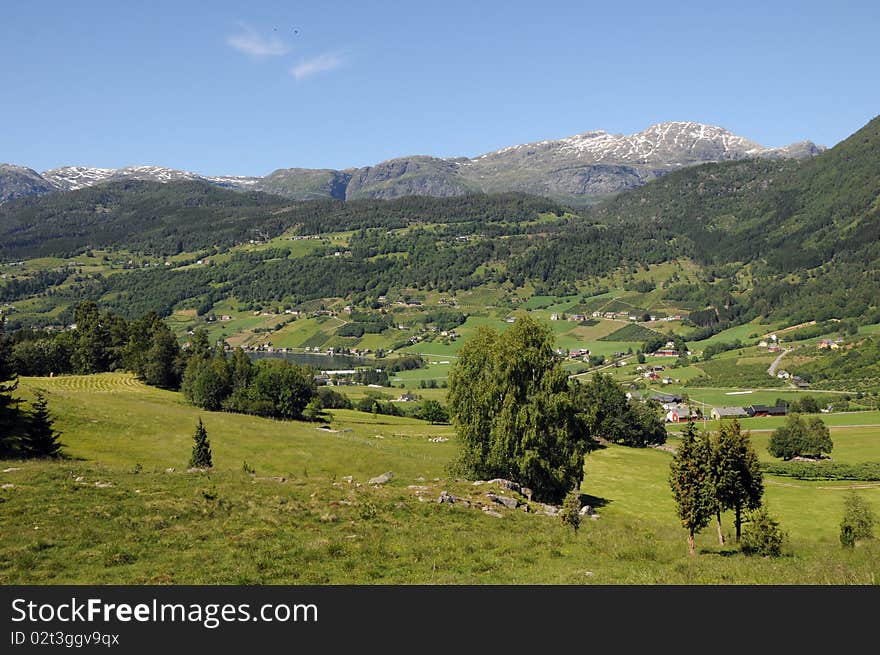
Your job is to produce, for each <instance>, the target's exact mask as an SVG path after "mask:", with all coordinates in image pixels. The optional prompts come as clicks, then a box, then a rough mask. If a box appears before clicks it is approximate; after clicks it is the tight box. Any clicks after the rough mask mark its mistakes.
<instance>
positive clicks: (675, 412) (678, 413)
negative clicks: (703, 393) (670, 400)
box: [666, 405, 696, 423]
mask: <svg viewBox="0 0 880 655" xmlns="http://www.w3.org/2000/svg"><path fill="white" fill-rule="evenodd" d="M689 418H696V414H695V413H693V412H692V411H691V408H690V407H688V406H687V405H672V406H670V408H669V411H668V412H666V422H667V423H680V422H682V421H687V420H688V419H689Z"/></svg>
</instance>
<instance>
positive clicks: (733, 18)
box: [0, 0, 880, 175]
mask: <svg viewBox="0 0 880 655" xmlns="http://www.w3.org/2000/svg"><path fill="white" fill-rule="evenodd" d="M727 4H728V6H715V5H716V3H709V2H667V3H661V2H640V1H635V0H630V1H629V2H617V3H608V2H593V1H590V0H583V1H580V2H574V1H573V2H553V1H550V0H547V1H544V2H537V1H535V0H532V1H530V2H518V1H516V0H509V1H507V2H479V3H477V2H474V1H473V0H472V1H470V2H459V1H458V0H447V1H445V2H442V3H441V2H437V3H426V2H424V3H423V2H412V1H410V2H369V1H368V0H361V1H360V2H345V1H342V0H339V1H337V2H335V3H332V4H331V3H326V2H261V1H258V0H254V1H252V2H249V3H241V2H228V1H225V0H220V1H216V2H211V3H207V2H201V3H196V2H186V1H185V0H175V1H174V2H169V1H166V0H156V1H153V2H150V3H146V2H144V3H129V2H119V0H114V1H112V2H109V1H108V2H104V1H91V2H90V1H89V0H83V1H82V2H76V3H74V2H56V1H54V0H48V1H46V2H42V3H29V2H9V3H5V6H4V9H3V12H2V13H3V16H2V20H0V57H2V59H0V61H2V62H3V64H2V66H0V162H3V161H7V162H11V163H17V164H22V165H27V166H30V167H32V168H35V169H37V170H40V171H42V170H45V169H47V168H51V167H55V166H61V165H67V164H81V165H89V166H103V167H120V166H126V165H137V164H156V165H162V166H169V167H172V168H183V169H188V170H193V171H196V172H199V173H202V174H208V175H219V174H240V175H264V174H266V173H269V172H270V171H272V170H275V169H276V168H287V167H294V166H302V167H310V168H319V167H327V168H345V167H349V166H362V165H367V164H372V163H376V162H378V161H381V160H384V159H388V158H391V157H395V156H402V155H409V154H430V155H435V156H442V157H446V156H458V155H466V156H474V155H478V154H481V153H483V152H487V151H490V150H494V149H497V148H500V147H504V146H507V145H512V144H515V143H523V142H527V141H536V140H541V139H546V138H559V137H563V136H569V135H572V134H576V133H579V132H584V131H587V130H593V129H604V130H607V131H609V132H614V133H631V132H637V131H640V130H642V129H644V128H645V127H647V126H648V125H650V124H652V123H657V122H661V121H667V120H694V121H700V122H704V123H710V124H714V125H720V126H722V127H725V128H727V129H729V130H731V131H733V132H735V133H737V134H740V135H742V136H746V137H748V138H751V139H754V140H756V141H758V142H759V143H762V144H764V145H767V146H778V145H783V144H786V143H790V142H793V141H799V140H804V139H811V140H813V141H816V142H817V143H821V144H825V145H829V146H830V145H834V144H835V143H837V142H838V141H840V140H842V139H844V138H845V137H846V136H848V135H849V134H851V133H852V132H854V131H855V130H857V129H858V128H860V127H861V126H862V125H864V124H865V123H866V122H867V121H868V120H870V119H871V118H873V117H874V116H875V115H877V114H878V113H880V84H878V81H880V80H878V71H880V48H878V47H877V29H878V26H880V3H878V2H876V1H864V2H845V1H840V2H836V3H830V2H809V1H807V2H793V1H791V2H785V1H782V2H773V1H772V0H764V1H762V2H752V1H751V0H742V1H740V2H737V3H727Z"/></svg>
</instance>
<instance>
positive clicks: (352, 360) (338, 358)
mask: <svg viewBox="0 0 880 655" xmlns="http://www.w3.org/2000/svg"><path fill="white" fill-rule="evenodd" d="M248 355H250V358H251V359H286V360H287V361H288V362H293V363H294V364H300V365H304V364H307V365H309V366H312V367H314V368H316V369H317V370H319V371H345V370H349V369H353V368H355V367H356V366H364V365H365V364H366V361H367V360H366V359H364V358H363V357H354V356H352V355H321V354H318V353H275V352H272V353H267V352H253V353H248Z"/></svg>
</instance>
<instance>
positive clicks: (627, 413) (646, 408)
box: [578, 373, 666, 447]
mask: <svg viewBox="0 0 880 655" xmlns="http://www.w3.org/2000/svg"><path fill="white" fill-rule="evenodd" d="M578 403H579V405H580V407H581V409H582V411H583V415H584V419H585V421H586V423H587V425H588V427H589V430H590V434H593V435H595V436H598V437H603V438H604V439H607V440H608V441H610V442H612V443H616V444H621V445H624V446H635V447H643V446H647V445H650V444H662V443H665V442H666V426H665V423H664V421H663V418H662V415H661V413H660V412H659V411H658V409H657V405H656V403H651V402H648V403H644V404H642V403H638V402H633V401H630V400H628V399H627V397H626V393H625V392H624V390H623V387H621V386H620V384H618V382H617V381H615V380H614V378H613V377H611V375H607V374H605V373H596V374H595V375H594V376H593V378H592V380H590V381H589V382H588V383H586V384H583V385H581V386H580V387H579V392H578Z"/></svg>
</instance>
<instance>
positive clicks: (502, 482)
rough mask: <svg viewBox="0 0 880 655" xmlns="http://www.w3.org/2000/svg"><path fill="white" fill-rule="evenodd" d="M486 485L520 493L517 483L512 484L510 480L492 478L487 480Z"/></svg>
mask: <svg viewBox="0 0 880 655" xmlns="http://www.w3.org/2000/svg"><path fill="white" fill-rule="evenodd" d="M486 484H495V485H498V486H499V487H504V488H505V489H510V490H511V491H515V492H517V493H519V492H520V489H522V487H521V486H520V485H519V483H517V482H513V481H512V480H505V479H504V478H494V479H492V480H489V481H488V482H487V483H486Z"/></svg>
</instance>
